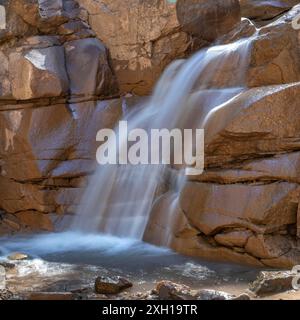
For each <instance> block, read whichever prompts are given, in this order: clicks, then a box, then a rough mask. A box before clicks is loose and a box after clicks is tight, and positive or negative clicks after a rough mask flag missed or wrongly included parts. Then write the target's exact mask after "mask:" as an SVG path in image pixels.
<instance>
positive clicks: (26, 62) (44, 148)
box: [0, 0, 123, 233]
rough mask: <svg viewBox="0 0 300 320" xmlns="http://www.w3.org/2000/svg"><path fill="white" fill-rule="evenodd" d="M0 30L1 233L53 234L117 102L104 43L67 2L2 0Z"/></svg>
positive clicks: (116, 113)
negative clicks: (3, 15)
mask: <svg viewBox="0 0 300 320" xmlns="http://www.w3.org/2000/svg"><path fill="white" fill-rule="evenodd" d="M4 5H5V8H6V12H7V28H6V29H5V30H1V32H0V60H1V63H0V65H1V67H0V79H1V85H0V137H1V138H0V141H1V142H0V172H1V174H0V209H1V210H3V211H4V213H5V214H4V215H3V219H2V220H1V221H2V222H1V227H0V233H1V232H2V233H6V232H9V231H14V232H17V231H19V230H20V228H21V227H22V228H27V227H28V228H30V229H33V230H48V231H49V230H53V227H54V223H55V222H56V221H57V218H54V216H53V215H52V213H56V214H62V213H68V212H69V213H70V212H74V211H75V210H76V205H77V204H78V203H79V198H80V197H79V196H80V195H81V193H82V187H83V186H84V183H85V182H84V179H83V178H84V176H87V175H89V174H90V173H91V172H92V170H93V167H94V164H95V156H94V154H95V149H96V143H95V137H96V133H97V131H98V130H100V129H101V128H103V127H112V126H114V123H115V121H117V119H118V118H119V117H120V116H121V114H122V104H123V102H122V99H112V100H106V99H108V98H112V97H114V96H117V95H118V91H119V89H118V84H117V80H116V77H115V75H114V71H113V70H112V68H111V66H110V60H109V54H108V50H107V48H106V47H105V45H104V44H103V43H102V42H101V41H100V40H98V39H97V38H95V34H94V32H93V31H92V30H91V28H90V26H89V24H88V21H87V12H86V11H85V10H84V9H82V8H80V7H79V5H78V3H77V2H75V1H73V0H64V1H44V0H39V1H38V0H32V1H29V0H20V1H9V2H8V1H7V2H5V4H4Z"/></svg>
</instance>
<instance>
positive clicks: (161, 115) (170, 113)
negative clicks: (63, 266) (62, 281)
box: [72, 39, 251, 239]
mask: <svg viewBox="0 0 300 320" xmlns="http://www.w3.org/2000/svg"><path fill="white" fill-rule="evenodd" d="M250 45H251V40H250V39H242V40H239V41H237V42H234V43H231V44H226V45H216V46H212V47H210V48H208V49H205V50H201V51H199V52H197V53H196V54H194V55H193V56H192V57H190V58H189V59H188V60H177V61H175V62H173V63H172V64H171V65H170V66H169V67H167V69H166V70H165V72H164V73H163V75H162V76H161V78H160V80H159V81H158V83H157V85H156V87H155V89H154V92H153V95H152V97H150V98H149V99H147V101H145V102H144V103H142V105H139V106H138V107H135V108H133V109H132V110H130V111H128V112H127V114H125V116H124V120H126V121H128V130H130V129H133V128H143V129H145V130H147V131H149V130H150V129H151V128H156V129H162V128H167V129H169V130H170V129H173V128H182V129H188V128H195V127H196V128H205V124H206V123H207V122H208V121H209V118H210V117H211V116H213V115H214V111H215V110H218V109H219V108H221V107H222V106H225V105H226V101H229V100H230V99H233V98H234V97H236V96H237V95H239V94H240V93H241V91H243V90H244V88H245V75H246V70H247V68H248V64H249V52H250V48H249V46H250ZM228 66H230V68H231V69H234V72H233V74H231V75H230V74H229V71H228V72H227V71H225V70H228ZM224 75H226V76H229V77H230V79H224V78H223V76H224ZM223 82H224V83H223ZM228 82H230V84H228ZM199 95H202V97H203V98H202V100H201V101H202V103H201V104H200V105H199V103H197V101H198V100H197V97H198V96H199ZM116 133H117V130H116ZM118 139H119V141H120V143H121V144H125V143H126V140H127V137H118ZM168 170H169V167H168V166H167V165H163V164H160V165H130V164H127V165H99V166H98V168H97V170H96V172H95V174H94V175H93V176H92V177H91V179H90V181H89V184H88V187H87V189H86V191H85V194H84V195H83V199H82V204H81V206H80V208H79V210H78V212H77V214H76V215H75V218H74V221H73V223H72V229H75V230H80V231H83V232H87V233H94V232H99V231H101V232H103V233H108V234H112V235H116V236H120V237H130V238H138V239H141V238H142V237H143V234H144V231H145V228H146V225H147V222H148V218H149V214H150V212H151V208H152V205H153V202H154V200H155V198H156V196H157V192H158V191H157V190H158V188H159V187H160V186H161V183H162V181H163V179H164V177H165V176H166V175H167V174H168ZM173 171H174V170H173ZM178 176H179V177H180V176H182V175H180V170H179V171H178ZM177 180H178V181H179V182H178V183H177V189H178V192H180V189H181V188H182V186H183V184H184V183H185V179H182V178H180V179H177ZM170 210H171V209H170ZM168 214H169V215H170V213H168ZM170 216H171V215H170Z"/></svg>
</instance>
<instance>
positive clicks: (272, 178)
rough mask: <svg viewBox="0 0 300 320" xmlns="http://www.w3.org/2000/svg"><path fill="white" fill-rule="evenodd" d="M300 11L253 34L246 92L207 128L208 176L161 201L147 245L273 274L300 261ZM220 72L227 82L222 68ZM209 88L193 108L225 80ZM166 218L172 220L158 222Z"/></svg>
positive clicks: (192, 179) (224, 107)
mask: <svg viewBox="0 0 300 320" xmlns="http://www.w3.org/2000/svg"><path fill="white" fill-rule="evenodd" d="M299 12H300V7H299V6H296V7H295V8H294V9H292V10H291V11H289V12H288V13H287V14H285V15H283V16H282V17H280V18H279V19H278V20H277V21H274V22H273V23H272V24H270V25H267V26H265V27H263V28H261V29H260V30H258V31H257V33H255V34H254V33H253V36H252V39H253V40H252V41H253V43H252V47H251V49H250V50H251V52H250V58H249V60H250V67H249V69H248V71H247V82H248V84H249V87H250V88H249V89H247V90H245V91H243V92H242V93H241V94H239V95H238V96H236V97H235V98H234V99H232V100H229V101H228V102H227V103H225V104H223V105H222V108H219V109H218V110H217V111H216V112H215V113H214V116H213V117H211V118H210V120H209V121H208V122H207V123H206V127H205V129H206V130H205V142H206V145H205V156H206V158H205V171H204V173H203V174H202V175H200V176H190V177H188V181H187V182H186V184H185V186H184V188H183V190H182V191H181V192H180V194H177V193H176V192H175V191H172V190H170V191H168V193H165V194H164V195H163V196H161V198H160V199H158V200H157V201H156V203H155V205H154V207H153V210H152V213H151V218H150V221H149V223H148V227H147V230H146V233H145V239H146V240H147V241H150V242H153V243H156V244H159V243H164V244H167V245H169V246H171V247H172V248H174V249H175V250H178V251H180V252H182V253H185V254H189V255H193V256H199V257H203V258H207V259H213V260H222V261H232V262H237V263H246V264H251V265H255V266H268V267H276V268H290V267H292V266H294V265H295V264H299V263H300V249H299V239H298V235H299V233H298V235H297V230H299V224H298V222H299V215H298V214H299V200H300V185H299V170H300V166H299V165H300V153H299V150H300V127H299V119H300V108H299V105H300V100H299V96H300V84H299V75H300V73H299V64H298V63H299V62H298V60H299V59H298V57H299V42H298V41H299V40H298V32H297V31H295V30H293V28H292V26H291V22H292V19H293V18H294V17H295V16H297V15H298V14H299ZM248 30H249V29H248ZM279 35H282V37H281V38H280V39H279V37H278V38H277V36H279ZM287 48H289V49H287ZM288 61H290V62H288ZM292 61H294V62H295V63H294V62H292ZM232 65H233V64H232V63H231V66H232ZM273 68H274V69H273ZM275 68H278V69H277V70H278V71H279V73H280V76H279V74H278V75H276V72H277V71H276V72H275ZM291 68H292V69H293V71H290V69H291ZM222 72H223V73H222ZM222 72H220V75H222V74H224V75H225V78H226V79H227V80H228V73H226V66H225V67H224V69H223V71H222ZM228 83H229V85H230V83H231V82H230V81H229V82H227V84H228ZM211 86H212V88H208V90H206V91H205V92H201V91H199V92H195V93H194V95H193V96H192V97H191V99H190V101H189V102H188V106H187V108H188V107H190V108H191V109H190V110H199V109H201V108H205V103H206V101H207V99H206V98H205V97H209V96H210V91H211V94H215V93H216V90H218V89H220V88H222V86H223V83H222V78H221V77H220V78H218V77H216V79H215V81H214V82H212V84H211ZM251 87H252V88H251ZM193 112H197V111H193ZM170 204H171V205H170ZM170 208H172V210H171V209H170ZM174 208H175V209H174ZM162 212H164V215H167V216H168V217H169V218H163V219H159V217H161V216H162ZM165 212H167V213H165ZM171 216H172V223H170V217H171ZM161 231H163V232H165V234H166V237H163V238H162V237H159V236H158V234H159V233H161Z"/></svg>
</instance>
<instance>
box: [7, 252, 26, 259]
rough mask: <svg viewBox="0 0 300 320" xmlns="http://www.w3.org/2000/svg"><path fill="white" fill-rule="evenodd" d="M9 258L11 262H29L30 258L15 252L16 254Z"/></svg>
mask: <svg viewBox="0 0 300 320" xmlns="http://www.w3.org/2000/svg"><path fill="white" fill-rule="evenodd" d="M7 258H8V259H9V260H27V259H28V258H29V257H28V255H27V254H25V253H22V252H15V253H12V254H10V255H9V256H8V257H7Z"/></svg>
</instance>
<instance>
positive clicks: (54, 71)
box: [0, 0, 300, 267]
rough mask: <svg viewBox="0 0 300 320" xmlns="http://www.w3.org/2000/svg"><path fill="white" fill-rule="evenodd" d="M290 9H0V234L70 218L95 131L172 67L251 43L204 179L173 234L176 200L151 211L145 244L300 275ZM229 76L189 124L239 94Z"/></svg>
mask: <svg viewBox="0 0 300 320" xmlns="http://www.w3.org/2000/svg"><path fill="white" fill-rule="evenodd" d="M297 3H298V1H255V0H245V1H243V0H241V1H240V4H241V7H240V5H239V1H234V0H226V1H224V0H222V1H221V0H220V1H208V0H188V1H185V0H178V1H177V4H174V3H171V2H170V1H167V0H145V1H137V0H123V1H118V0H103V1H96V0H78V1H77V2H76V1H73V0H64V1H62V0H53V1H47V0H10V1H8V0H7V1H2V2H0V4H2V5H4V6H5V8H6V12H7V25H6V29H4V30H0V79H1V84H0V137H1V139H0V209H1V217H0V218H1V220H0V234H6V233H14V232H20V231H22V232H23V231H25V230H29V231H31V230H53V229H54V228H55V227H56V226H57V225H58V224H59V223H60V222H61V220H64V219H67V218H68V217H70V216H72V214H74V212H75V211H76V210H77V207H78V205H79V202H80V197H81V195H82V193H83V189H84V187H85V185H86V183H87V177H88V176H89V175H90V174H92V172H93V170H94V168H95V150H96V147H97V144H96V141H95V137H96V132H97V131H98V130H99V129H101V128H104V127H113V126H114V124H115V123H116V122H117V120H118V119H120V117H121V116H122V114H123V112H124V110H126V109H127V108H130V107H131V106H132V105H133V104H134V102H135V101H136V100H138V99H139V97H138V96H136V95H139V96H142V95H147V94H149V93H150V92H151V89H152V88H153V85H154V83H155V82H156V80H157V79H158V78H159V76H160V74H161V73H162V71H163V69H164V68H165V67H166V65H167V64H168V63H170V62H171V61H172V60H174V59H176V58H184V57H187V56H189V55H190V54H191V53H192V52H194V51H196V50H198V49H200V48H202V47H205V46H208V45H209V44H210V43H212V42H213V41H214V40H215V39H217V38H218V39H221V40H220V41H221V42H223V43H230V42H232V41H235V40H237V39H239V38H242V37H245V36H250V35H252V36H253V38H254V40H253V45H252V46H251V52H249V54H250V57H251V59H250V60H251V61H250V66H249V68H248V70H247V86H248V88H249V89H248V90H247V91H245V92H244V93H243V94H242V95H240V96H239V97H238V98H237V99H234V100H233V101H230V102H229V105H228V106H227V108H226V109H224V110H223V109H222V110H220V111H219V112H218V113H217V114H216V116H215V117H214V118H213V119H212V120H211V121H210V123H209V124H208V126H207V128H206V158H205V167H206V168H205V172H204V174H203V175H201V176H199V177H193V178H191V179H189V181H188V182H187V183H186V186H185V187H184V189H183V190H182V192H181V195H180V200H179V201H178V203H177V210H176V215H175V216H174V217H172V219H171V221H172V223H171V224H170V219H167V217H166V215H164V212H166V211H167V208H168V206H170V203H171V201H172V199H173V195H174V192H173V191H172V190H168V191H167V192H166V193H164V194H163V195H161V196H160V198H158V199H157V200H156V202H155V203H154V206H153V210H152V213H151V218H150V221H149V223H148V227H147V230H146V233H145V236H144V239H145V240H147V241H149V242H152V243H155V244H159V245H161V244H167V245H169V246H171V247H172V248H174V249H175V250H178V251H179V252H182V253H185V254H191V255H194V256H199V257H204V258H209V259H219V260H226V261H233V262H239V263H248V264H252V265H257V266H262V265H264V266H271V267H290V266H292V265H294V264H300V243H299V238H298V237H300V206H299V201H300V187H299V183H300V55H299V53H300V52H299V49H300V47H299V45H300V43H299V40H300V39H299V32H298V31H297V30H294V29H293V28H292V25H291V23H292V19H293V18H294V17H296V16H297V15H298V14H300V5H298V6H296V7H294V8H292V6H294V5H295V4H297ZM241 15H242V16H244V17H249V18H251V19H252V20H253V22H254V24H255V25H253V24H252V23H251V22H250V21H249V20H245V19H243V20H241ZM255 26H257V27H261V28H260V29H259V30H256V28H255ZM239 67H240V66H239V64H237V65H235V64H233V63H230V64H228V65H224V66H222V68H220V70H218V72H216V75H215V77H214V81H212V83H211V85H210V90H206V91H205V92H203V91H201V90H199V91H195V92H194V93H193V94H192V95H191V99H190V101H188V102H187V106H186V107H188V106H189V107H190V108H191V110H193V112H199V109H201V106H203V105H205V99H207V98H209V95H210V94H213V92H214V90H218V89H220V88H222V87H224V86H225V85H226V86H228V85H229V86H232V87H234V86H237V85H239V83H237V79H236V77H235V75H236V72H235V71H236V70H238V68H239ZM128 93H130V94H131V95H130V96H129V95H128ZM132 94H133V96H132ZM99 183H101V182H99ZM103 183H105V181H103Z"/></svg>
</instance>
